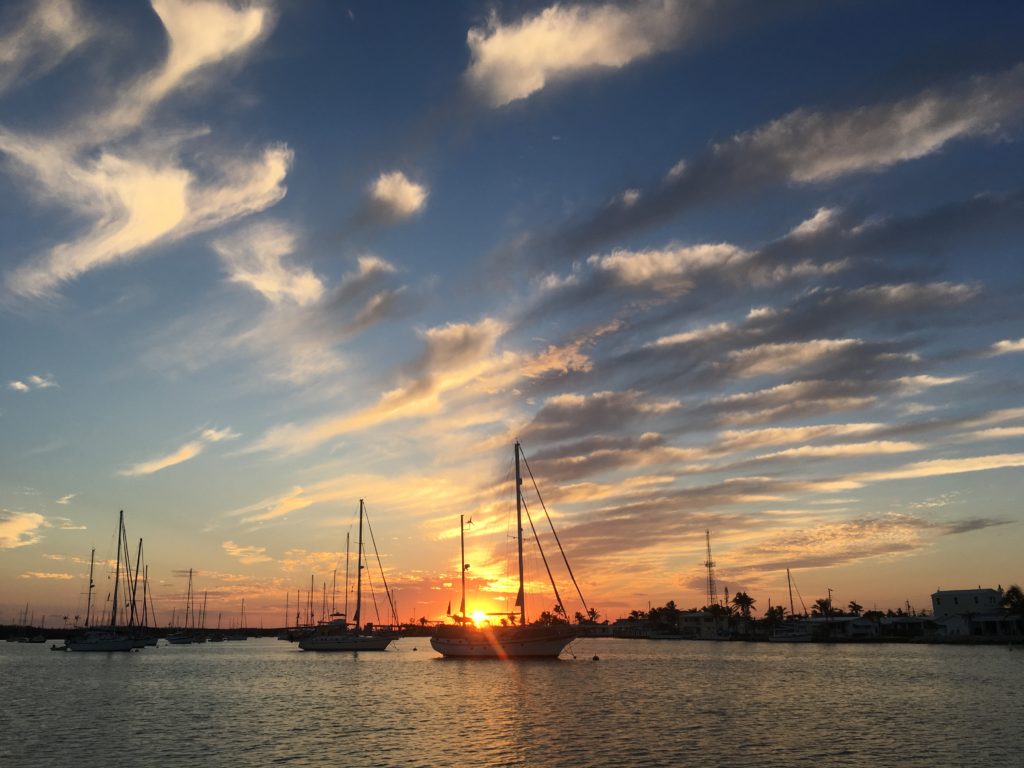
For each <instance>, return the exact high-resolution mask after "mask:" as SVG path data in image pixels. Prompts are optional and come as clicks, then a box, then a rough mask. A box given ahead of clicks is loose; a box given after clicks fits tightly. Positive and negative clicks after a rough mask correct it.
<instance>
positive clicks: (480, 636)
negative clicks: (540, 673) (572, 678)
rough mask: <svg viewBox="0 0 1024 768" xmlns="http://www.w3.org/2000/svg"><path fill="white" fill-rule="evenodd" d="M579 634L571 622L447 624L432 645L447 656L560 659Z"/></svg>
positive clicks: (441, 628) (435, 635)
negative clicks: (513, 624) (517, 624)
mask: <svg viewBox="0 0 1024 768" xmlns="http://www.w3.org/2000/svg"><path fill="white" fill-rule="evenodd" d="M576 635H577V632H576V630H575V629H574V628H573V627H569V626H553V627H480V628H477V627H448V626H445V627H438V629H437V631H436V632H435V633H434V635H433V636H432V637H431V638H430V647H431V648H433V649H434V650H435V651H437V652H438V653H440V654H441V655H443V656H445V657H447V658H460V659H557V658H558V657H559V655H561V653H562V651H563V650H565V646H567V645H568V644H569V643H571V642H572V641H573V640H574V639H575V638H576Z"/></svg>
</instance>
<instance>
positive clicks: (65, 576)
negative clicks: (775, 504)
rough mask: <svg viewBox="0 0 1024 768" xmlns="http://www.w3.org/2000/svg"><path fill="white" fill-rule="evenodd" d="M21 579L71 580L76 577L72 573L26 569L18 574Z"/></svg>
mask: <svg viewBox="0 0 1024 768" xmlns="http://www.w3.org/2000/svg"><path fill="white" fill-rule="evenodd" d="M18 578H19V579H46V580H51V581H70V580H71V579H73V578H75V577H74V576H72V575H71V574H70V573H51V572H43V571H26V572H25V573H22V574H20V575H19V576H18Z"/></svg>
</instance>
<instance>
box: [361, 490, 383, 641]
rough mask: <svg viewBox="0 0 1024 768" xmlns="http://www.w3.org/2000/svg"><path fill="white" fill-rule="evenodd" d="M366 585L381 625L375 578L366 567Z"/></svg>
mask: <svg viewBox="0 0 1024 768" xmlns="http://www.w3.org/2000/svg"><path fill="white" fill-rule="evenodd" d="M363 512H364V513H365V512H366V510H365V509H364V510H363ZM365 550H366V548H365V547H364V548H363V551H364V554H365ZM363 567H364V568H365V566H363ZM366 586H368V587H369V588H370V600H372V601H373V613H374V615H376V617H377V624H378V625H379V624H380V609H378V608H377V593H376V592H374V591H373V579H371V578H370V569H369V568H367V569H366ZM363 626H366V622H365V621H364V622H363Z"/></svg>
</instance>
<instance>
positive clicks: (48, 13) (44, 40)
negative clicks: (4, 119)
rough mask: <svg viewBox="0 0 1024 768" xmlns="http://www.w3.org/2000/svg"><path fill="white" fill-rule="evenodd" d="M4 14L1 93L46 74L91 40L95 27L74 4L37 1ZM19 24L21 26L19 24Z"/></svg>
mask: <svg viewBox="0 0 1024 768" xmlns="http://www.w3.org/2000/svg"><path fill="white" fill-rule="evenodd" d="M20 11H21V18H20V19H17V21H15V23H13V24H11V23H10V22H11V21H12V20H13V19H12V17H14V16H15V13H16V11H15V12H12V11H11V9H8V10H7V11H6V12H5V14H4V22H5V23H4V25H3V28H5V29H6V30H7V32H6V33H4V34H0V93H3V92H4V91H6V90H9V89H11V88H15V87H17V86H19V85H23V84H25V83H27V82H29V81H31V80H33V79H35V78H37V77H40V76H41V75H44V74H46V73H47V72H49V71H50V70H52V69H53V68H54V67H56V66H57V65H58V64H60V63H61V62H62V61H64V59H66V58H67V57H68V56H69V55H70V54H71V53H73V52H74V51H76V50H77V49H78V48H80V47H82V46H83V45H84V44H85V43H87V42H89V41H90V40H92V39H93V38H94V37H95V35H96V31H97V30H96V26H95V24H94V23H93V22H92V21H91V20H90V19H88V18H87V17H85V16H83V15H82V13H81V12H80V10H79V7H78V3H77V2H72V1H71V0H35V1H34V2H31V3H25V4H24V7H23V8H22V9H20ZM18 22H20V23H18Z"/></svg>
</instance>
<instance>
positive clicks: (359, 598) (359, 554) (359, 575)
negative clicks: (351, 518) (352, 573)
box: [353, 499, 363, 632]
mask: <svg viewBox="0 0 1024 768" xmlns="http://www.w3.org/2000/svg"><path fill="white" fill-rule="evenodd" d="M362 607H363V500H362V499H360V500H359V541H358V542H357V544H356V615H355V617H354V621H353V623H354V624H355V628H356V631H357V632H358V631H359V621H360V609H361V608H362Z"/></svg>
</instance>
